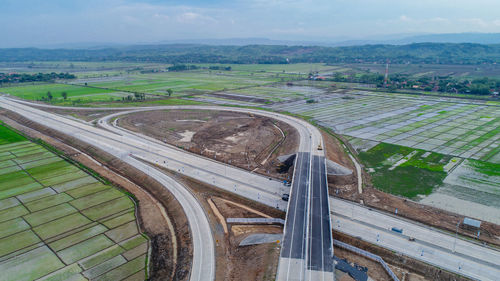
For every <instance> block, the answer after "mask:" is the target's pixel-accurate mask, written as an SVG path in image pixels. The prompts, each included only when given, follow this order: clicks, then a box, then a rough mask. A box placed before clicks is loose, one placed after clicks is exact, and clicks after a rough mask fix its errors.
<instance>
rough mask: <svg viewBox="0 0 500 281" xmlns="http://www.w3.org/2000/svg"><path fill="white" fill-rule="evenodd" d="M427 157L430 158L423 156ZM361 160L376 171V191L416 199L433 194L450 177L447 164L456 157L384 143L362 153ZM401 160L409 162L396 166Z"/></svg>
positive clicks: (373, 174) (360, 154) (374, 175)
mask: <svg viewBox="0 0 500 281" xmlns="http://www.w3.org/2000/svg"><path fill="white" fill-rule="evenodd" d="M414 151H415V152H414ZM412 152H413V156H411V157H410V156H409V154H410V153H412ZM424 154H426V155H425V156H426V157H423V155H424ZM359 158H360V159H361V161H362V162H363V163H364V164H365V166H366V167H368V168H373V170H374V172H372V180H373V185H374V186H375V187H376V188H378V189H380V190H382V191H384V192H388V193H392V194H395V195H401V196H404V197H408V198H415V197H416V196H418V195H429V194H431V193H432V190H433V189H434V188H435V187H438V186H439V185H441V184H442V183H443V180H444V179H445V177H446V175H447V173H446V172H445V171H444V165H446V163H448V162H449V161H450V160H451V158H452V157H451V156H448V155H443V154H439V153H434V152H432V153H430V154H429V153H428V152H426V151H424V150H419V149H414V148H410V147H405V146H399V145H394V144H387V143H380V144H378V145H376V146H374V147H373V148H371V149H370V150H368V151H366V152H361V153H359ZM391 159H393V160H395V161H391ZM399 159H406V160H407V161H406V162H404V163H402V164H400V165H399V166H396V167H393V165H394V164H395V163H396V162H397V161H399Z"/></svg>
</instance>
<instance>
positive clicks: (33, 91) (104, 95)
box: [0, 84, 123, 102]
mask: <svg viewBox="0 0 500 281" xmlns="http://www.w3.org/2000/svg"><path fill="white" fill-rule="evenodd" d="M0 92H2V93H5V94H9V95H12V96H16V97H19V98H22V99H26V100H41V99H42V98H47V92H50V93H51V94H52V96H53V99H54V101H55V102H62V101H63V100H64V99H63V97H62V93H63V92H66V93H67V94H68V97H67V98H68V99H69V100H71V99H83V100H92V101H94V100H95V101H99V100H106V101H108V100H109V98H110V97H116V96H120V94H119V93H113V91H111V90H105V89H96V88H89V87H81V86H75V85H64V84H39V85H29V84H28V85H24V86H15V87H6V88H0ZM121 96H123V94H121ZM121 96H120V99H121Z"/></svg>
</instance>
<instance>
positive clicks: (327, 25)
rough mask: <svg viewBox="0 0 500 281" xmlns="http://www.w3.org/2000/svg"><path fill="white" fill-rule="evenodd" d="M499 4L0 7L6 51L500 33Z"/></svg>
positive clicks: (151, 2)
mask: <svg viewBox="0 0 500 281" xmlns="http://www.w3.org/2000/svg"><path fill="white" fill-rule="evenodd" d="M498 11H500V1H499V0H473V1H471V0H232V1H230V0H194V1H190V0H184V1H180V0H172V1H170V0H164V1H160V0H135V1H134V0H0V36H1V37H0V38H1V39H0V47H28V46H50V45H57V44H69V43H120V44H135V43H156V42H162V41H175V40H186V39H223V38H269V39H274V40H293V41H325V42H326V41H339V40H350V39H376V38H384V39H387V38H389V37H390V36H391V35H406V34H408V35H413V34H428V33H462V32H484V33H496V32H500V13H499V12H498Z"/></svg>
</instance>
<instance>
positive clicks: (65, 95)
mask: <svg viewBox="0 0 500 281" xmlns="http://www.w3.org/2000/svg"><path fill="white" fill-rule="evenodd" d="M61 96H62V97H63V99H64V100H66V99H67V98H68V93H66V92H62V93H61Z"/></svg>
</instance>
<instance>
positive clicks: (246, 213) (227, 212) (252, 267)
mask: <svg viewBox="0 0 500 281" xmlns="http://www.w3.org/2000/svg"><path fill="white" fill-rule="evenodd" d="M158 168H160V167H158ZM160 169H162V170H163V171H164V172H165V173H167V174H169V175H170V176H172V177H174V178H175V179H176V180H177V181H180V182H181V183H182V184H183V185H184V186H186V187H188V188H190V189H191V191H192V192H193V194H194V195H195V196H196V197H197V199H198V202H200V203H201V204H202V206H203V208H204V210H205V212H206V214H207V216H208V219H209V221H210V225H211V228H212V231H213V234H214V239H215V243H216V248H215V249H216V258H217V268H216V280H228V281H229V280H231V281H232V280H242V281H254V280H269V281H271V280H275V278H276V276H275V275H276V271H277V266H278V259H279V253H280V247H279V245H277V244H274V243H269V244H261V245H252V246H244V247H239V246H238V245H239V243H240V242H241V241H242V240H243V239H244V238H245V237H247V236H248V235H251V234H253V233H282V232H283V227H282V226H278V225H232V224H227V223H225V220H226V219H227V218H257V217H274V218H284V217H285V213H284V212H281V211H279V210H277V209H274V208H271V207H267V206H264V205H262V204H259V203H257V202H254V201H251V200H248V199H246V198H243V197H240V196H237V195H235V194H232V193H229V192H226V191H222V190H220V189H218V188H216V187H213V186H210V185H207V184H205V183H202V182H199V181H196V180H193V179H190V178H188V177H185V176H183V175H181V174H178V173H176V172H172V171H170V170H166V169H163V168H160ZM210 201H211V202H210ZM211 205H212V206H211ZM225 229H227V233H226V232H225Z"/></svg>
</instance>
